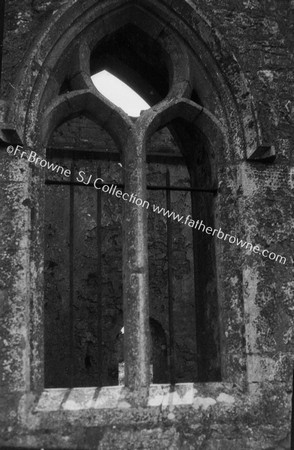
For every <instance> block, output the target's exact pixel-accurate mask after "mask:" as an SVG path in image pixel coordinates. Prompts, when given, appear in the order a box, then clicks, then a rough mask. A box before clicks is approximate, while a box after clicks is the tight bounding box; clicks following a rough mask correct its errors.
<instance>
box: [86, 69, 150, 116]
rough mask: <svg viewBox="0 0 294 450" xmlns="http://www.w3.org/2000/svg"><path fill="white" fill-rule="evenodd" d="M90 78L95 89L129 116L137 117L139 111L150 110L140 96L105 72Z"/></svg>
mask: <svg viewBox="0 0 294 450" xmlns="http://www.w3.org/2000/svg"><path fill="white" fill-rule="evenodd" d="M91 78H92V81H93V83H94V85H95V87H96V89H98V91H99V92H101V94H103V95H104V96H105V97H106V98H108V100H110V101H111V102H112V103H114V104H115V105H116V106H119V107H120V108H121V109H123V110H124V111H125V112H126V113H127V114H128V115H129V116H131V117H138V116H139V115H140V112H141V111H143V110H146V109H149V108H150V106H149V105H148V103H146V102H145V100H143V99H142V98H141V97H140V95H138V94H137V93H136V92H135V91H134V90H133V89H132V88H130V87H129V86H128V85H127V84H125V83H124V82H123V81H121V80H120V79H119V78H117V77H115V76H114V75H112V74H111V73H109V72H107V70H102V71H101V72H99V73H96V74H95V75H93V76H92V77H91Z"/></svg>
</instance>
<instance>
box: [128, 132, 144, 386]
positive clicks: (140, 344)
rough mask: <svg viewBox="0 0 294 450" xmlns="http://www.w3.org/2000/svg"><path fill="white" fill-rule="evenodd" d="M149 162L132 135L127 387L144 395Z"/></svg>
mask: <svg viewBox="0 0 294 450" xmlns="http://www.w3.org/2000/svg"><path fill="white" fill-rule="evenodd" d="M145 161H146V157H145V148H144V144H143V139H142V140H141V139H140V138H139V137H138V136H134V135H133V134H132V135H131V136H130V138H129V140H128V142H127V145H126V146H125V149H124V163H123V167H124V171H125V192H126V193H128V194H129V199H128V200H127V201H124V204H123V297H124V327H125V334H124V355H125V356H124V358H125V383H126V386H127V387H129V388H130V389H131V390H139V389H141V393H143V391H144V390H143V391H142V388H144V387H146V388H147V387H148V385H149V381H150V365H149V364H150V362H149V359H150V358H149V347H150V345H149V342H150V337H149V299H148V297H149V286H148V240H147V209H148V208H147V203H146V202H145V201H146V162H145ZM143 202H145V204H144V203H143ZM146 392H147V389H146Z"/></svg>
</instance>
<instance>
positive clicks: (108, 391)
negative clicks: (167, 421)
mask: <svg viewBox="0 0 294 450" xmlns="http://www.w3.org/2000/svg"><path fill="white" fill-rule="evenodd" d="M228 391H229V392H230V391H231V385H226V384H224V383H211V384H209V383H206V384H205V385H199V386H198V385H195V384H193V383H178V384H176V385H175V386H174V388H173V389H172V387H171V386H170V385H169V384H152V385H151V386H150V390H149V396H148V399H147V405H146V406H147V407H161V408H163V409H164V408H167V407H170V406H189V405H190V406H192V407H193V408H195V409H199V408H202V409H207V408H208V407H209V406H213V405H216V404H221V403H222V404H223V403H226V404H227V405H228V406H229V405H232V404H234V403H235V398H234V396H233V395H231V394H228V393H227V392H228ZM128 400H129V390H128V389H127V388H125V387H123V386H109V387H102V388H95V387H89V388H73V389H67V388H64V389H45V390H44V391H43V392H42V394H41V396H40V398H39V399H38V402H37V405H36V407H35V409H34V412H50V411H81V410H99V409H113V408H117V409H126V408H131V407H132V405H131V403H130V402H129V401H128Z"/></svg>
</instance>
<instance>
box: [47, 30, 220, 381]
mask: <svg viewBox="0 0 294 450" xmlns="http://www.w3.org/2000/svg"><path fill="white" fill-rule="evenodd" d="M91 39H92V38H91ZM91 39H88V41H87V39H86V40H84V41H81V42H80V43H79V48H78V51H77V50H76V49H75V52H74V53H73V54H70V57H69V60H70V61H71V65H70V69H69V71H68V73H67V75H66V78H65V79H64V80H63V83H62V86H61V89H60V91H59V97H58V98H57V100H54V101H53V103H52V104H51V106H50V107H49V108H48V109H47V110H46V113H45V116H46V124H47V125H45V128H44V133H45V135H47V136H50V135H51V138H50V141H49V143H48V146H47V157H48V159H50V161H52V162H54V163H55V164H57V163H58V164H60V165H62V166H64V167H67V168H68V169H70V171H71V177H70V178H69V179H67V180H63V181H60V176H58V175H56V174H52V173H50V174H49V175H48V177H47V179H46V218H45V224H46V227H45V228H46V232H45V384H46V386H47V387H68V386H97V385H98V386H101V385H116V384H118V382H119V378H120V375H119V367H120V364H121V363H122V362H123V363H124V372H125V373H124V381H125V383H126V384H127V385H128V386H130V387H133V388H136V387H140V386H146V385H148V384H149V383H150V382H151V381H153V382H155V383H163V382H165V383H167V382H170V383H171V384H174V383H176V382H188V381H191V382H192V381H218V380H220V348H219V347H220V342H219V341H220V337H219V313H218V295H217V285H216V278H217V276H216V261H215V249H214V241H213V238H212V237H211V236H208V235H206V234H205V233H204V232H203V229H202V228H201V224H205V225H206V226H208V225H209V226H211V227H212V228H213V226H214V217H215V194H216V190H215V185H216V173H215V163H214V152H213V149H212V145H211V142H210V140H209V139H208V137H207V136H206V135H205V132H204V129H205V128H207V127H205V126H203V122H205V120H207V124H209V117H208V116H206V115H205V114H206V113H205V111H204V108H203V107H202V106H201V101H200V97H201V95H199V93H198V92H197V90H196V86H195V89H194V90H193V79H192V76H191V73H190V61H189V55H188V53H187V51H186V49H185V48H184V47H183V46H182V44H181V43H180V41H178V40H177V39H174V38H172V37H171V36H170V35H167V36H163V37H162V38H161V39H159V40H154V39H153V38H152V37H151V36H150V35H149V34H148V33H147V32H143V31H142V30H141V29H140V28H138V27H136V26H135V25H126V26H122V27H121V28H120V29H119V30H118V31H116V32H113V33H110V34H108V35H107V36H106V37H104V38H103V39H102V40H100V41H99V43H98V44H96V43H95V42H93V41H92V40H91ZM103 71H108V73H111V74H112V75H114V76H117V77H118V78H119V79H120V80H122V81H123V82H126V83H127V84H128V85H129V86H131V87H132V88H134V90H135V91H136V92H137V93H138V95H139V96H141V97H142V98H143V99H144V101H145V102H146V104H145V108H142V111H141V114H140V115H139V116H138V117H130V116H128V115H127V114H126V113H125V112H124V111H123V110H122V109H120V108H119V107H117V106H115V105H114V104H113V103H112V102H111V101H110V100H108V99H107V98H106V97H104V96H103V95H102V94H101V93H100V92H99V91H98V89H96V88H95V86H94V84H93V80H94V75H95V74H101V73H103ZM104 73H105V72H104ZM91 77H92V78H91ZM47 100H48V99H47ZM149 105H150V107H149ZM200 116H201V120H200V122H199V124H198V118H199V117H200ZM54 130H55V131H54ZM53 131H54V132H53ZM211 132H212V133H213V128H212V129H211ZM95 180H96V182H95ZM97 180H98V181H97ZM93 182H95V185H94V186H93ZM108 184H109V185H114V186H115V187H116V189H117V190H120V191H121V194H120V196H116V195H110V194H109V190H108V191H107V185H108ZM102 187H104V189H103V190H102ZM108 188H109V186H108ZM123 193H126V194H127V197H125V198H127V200H125V199H123V198H122V194H123ZM131 196H133V197H131ZM162 208H164V210H163V209H162ZM167 211H168V212H167ZM172 213H174V214H175V215H174V216H173V215H172ZM169 215H170V216H171V217H170V218H168V216H169ZM197 220H198V224H199V227H197V226H196V222H197ZM193 222H194V223H193ZM122 330H123V331H124V332H123V333H122ZM150 366H151V368H152V370H151V371H150ZM150 373H151V379H150Z"/></svg>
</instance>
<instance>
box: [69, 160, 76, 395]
mask: <svg viewBox="0 0 294 450" xmlns="http://www.w3.org/2000/svg"><path fill="white" fill-rule="evenodd" d="M71 177H72V179H73V177H74V164H73V163H72V165H71ZM74 203H75V192H74V184H73V183H71V185H70V197H69V334H70V336H69V358H70V362H69V365H70V367H69V375H70V387H73V386H74Z"/></svg>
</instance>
